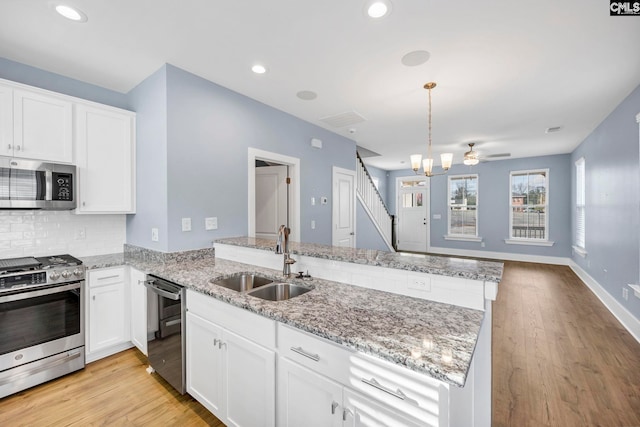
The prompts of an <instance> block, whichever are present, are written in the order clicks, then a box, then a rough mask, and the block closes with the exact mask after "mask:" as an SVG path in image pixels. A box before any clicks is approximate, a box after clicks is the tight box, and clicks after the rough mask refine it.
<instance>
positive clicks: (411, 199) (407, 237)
mask: <svg viewBox="0 0 640 427" xmlns="http://www.w3.org/2000/svg"><path fill="white" fill-rule="evenodd" d="M396 194H397V195H398V198H397V201H396V203H397V205H396V215H397V217H398V233H397V241H396V246H397V248H398V250H399V251H411V252H427V250H428V242H429V187H428V180H427V178H426V177H416V176H413V177H404V178H397V179H396Z"/></svg>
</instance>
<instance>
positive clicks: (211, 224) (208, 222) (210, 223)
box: [204, 216, 218, 230]
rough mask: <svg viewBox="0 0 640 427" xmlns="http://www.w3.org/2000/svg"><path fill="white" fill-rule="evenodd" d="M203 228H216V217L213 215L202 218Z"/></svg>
mask: <svg viewBox="0 0 640 427" xmlns="http://www.w3.org/2000/svg"><path fill="white" fill-rule="evenodd" d="M204 229H205V230H217V229H218V217H217V216H213V217H209V218H205V219H204Z"/></svg>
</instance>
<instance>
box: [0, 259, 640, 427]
mask: <svg viewBox="0 0 640 427" xmlns="http://www.w3.org/2000/svg"><path fill="white" fill-rule="evenodd" d="M493 310H494V322H493V357H494V361H493V420H494V423H493V424H494V426H495V427H506V426H513V427H527V426H532V427H534V426H535V427H538V426H554V427H555V426H558V427H571V426H580V427H583V426H606V427H609V426H611V427H614V426H615V427H623V426H624V427H631V426H638V427H640V344H638V343H637V342H636V341H635V340H634V339H633V337H631V335H629V333H628V332H626V331H625V330H624V329H623V328H622V326H621V325H620V324H619V323H618V322H617V320H616V319H615V318H614V317H613V316H612V315H611V314H610V313H609V312H608V311H607V309H606V308H605V307H604V306H603V305H602V304H601V303H600V301H598V299H597V298H596V297H595V296H594V295H593V294H592V293H591V291H590V290H589V289H588V288H587V287H586V286H585V285H584V284H583V283H582V282H581V281H580V280H579V279H578V278H577V277H576V276H575V275H574V274H573V272H572V271H571V270H570V269H569V268H568V267H562V266H551V265H541V264H528V263H517V262H506V263H505V272H504V279H503V281H502V283H501V285H500V289H499V293H498V299H497V301H496V302H494V306H493ZM146 366H147V365H146V359H145V358H144V356H142V355H141V354H140V353H138V352H137V350H127V351H125V352H122V353H119V354H117V355H114V356H111V357H109V358H106V359H102V360H99V361H97V362H94V363H91V364H89V365H87V367H86V368H85V369H84V370H83V371H81V372H77V373H74V374H71V375H68V376H66V377H63V378H60V379H57V380H54V381H51V382H49V383H47V384H42V385H40V386H38V387H34V388H32V389H29V390H26V391H23V392H21V393H17V394H15V395H13V396H9V397H6V398H4V399H0V426H37V427H39V426H86V425H96V426H102V425H105V426H106V425H109V426H178V425H179V426H205V425H210V426H222V423H221V422H220V421H219V420H218V419H216V418H215V417H214V416H213V415H211V414H210V413H209V412H208V411H207V410H206V409H204V408H203V407H202V406H201V405H200V404H199V403H198V402H196V401H195V400H193V399H192V398H191V397H189V396H188V395H185V396H180V395H178V394H177V393H176V392H175V391H174V390H173V389H172V388H171V387H170V386H169V385H168V384H167V383H165V382H164V381H163V380H162V379H161V378H160V377H158V376H157V375H155V374H154V375H153V376H151V375H148V374H147V373H146V372H145V368H146Z"/></svg>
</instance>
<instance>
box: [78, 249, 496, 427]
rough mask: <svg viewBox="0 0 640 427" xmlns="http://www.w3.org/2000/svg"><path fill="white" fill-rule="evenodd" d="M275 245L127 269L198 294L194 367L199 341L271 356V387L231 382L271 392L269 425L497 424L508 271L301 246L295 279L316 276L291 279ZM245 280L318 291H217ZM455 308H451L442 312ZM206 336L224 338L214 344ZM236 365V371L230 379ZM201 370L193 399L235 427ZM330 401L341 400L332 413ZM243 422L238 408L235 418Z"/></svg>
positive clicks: (191, 311) (190, 299) (191, 313)
mask: <svg viewBox="0 0 640 427" xmlns="http://www.w3.org/2000/svg"><path fill="white" fill-rule="evenodd" d="M274 245H275V242H271V241H268V240H261V239H253V238H246V237H243V238H232V239H222V240H218V241H216V243H215V258H213V257H212V256H210V255H208V256H205V257H195V258H193V259H190V260H189V259H181V260H180V261H179V262H175V261H174V262H166V263H158V262H148V261H145V260H143V259H142V258H140V257H136V256H127V254H125V262H126V263H127V264H129V265H131V266H132V267H134V268H136V269H138V270H141V271H145V272H147V273H153V274H155V275H157V276H159V277H162V278H164V279H167V280H170V281H172V282H175V283H178V284H180V285H182V286H185V287H186V288H187V310H188V312H187V329H188V332H187V337H189V336H190V335H191V336H192V344H191V347H190V345H189V338H187V360H188V361H189V360H192V359H191V358H190V356H189V352H191V353H194V352H195V351H196V350H197V352H198V354H200V353H202V352H206V351H208V350H207V349H206V348H204V346H203V347H202V348H201V347H200V346H199V344H193V342H194V338H193V337H194V334H195V333H196V332H197V333H198V334H199V335H198V337H199V338H198V340H197V341H198V342H200V341H208V339H209V338H211V341H215V340H220V341H216V342H218V343H220V342H222V341H224V342H225V344H227V343H228V347H227V346H225V347H224V348H225V349H226V351H227V352H229V351H231V350H232V347H233V346H234V341H233V339H232V338H235V339H238V338H241V339H242V340H243V342H245V343H250V345H251V346H253V347H252V348H254V349H255V354H256V355H257V354H263V353H264V356H265V358H260V359H259V360H261V361H263V362H264V366H265V367H270V370H271V373H267V374H266V377H264V382H261V380H260V378H255V376H256V375H258V376H260V375H265V374H264V370H265V369H263V367H262V366H263V365H259V366H260V370H257V371H256V373H255V375H254V376H252V377H251V378H247V379H246V381H243V380H242V379H232V378H231V377H228V378H227V383H228V384H226V386H227V387H231V386H232V384H233V382H235V381H238V382H239V383H242V384H254V383H255V384H262V386H263V387H264V388H266V389H269V388H270V392H269V393H266V394H264V393H265V392H264V390H259V393H258V394H260V393H263V394H264V398H262V399H260V401H261V405H266V406H264V408H263V411H262V412H260V411H259V410H255V411H254V412H256V413H260V417H263V416H266V417H267V418H268V419H272V422H269V423H267V424H268V425H291V426H293V425H295V423H294V421H295V420H296V419H298V420H299V419H300V418H296V416H298V417H309V416H324V415H326V416H327V417H332V416H340V415H341V416H342V417H346V418H349V417H350V416H353V417H354V419H356V420H360V421H362V422H363V423H364V421H365V420H366V419H370V420H372V419H373V420H376V419H377V420H379V421H380V420H385V419H386V420H388V421H387V423H392V424H394V425H396V424H399V425H407V426H413V425H432V426H458V425H461V426H462V425H490V414H491V404H490V395H491V394H490V387H491V383H490V380H491V374H490V372H491V354H490V349H491V342H490V340H491V337H490V315H491V311H490V307H491V304H490V301H491V299H492V298H491V296H492V295H493V297H494V298H495V291H496V289H497V288H496V286H497V283H498V282H499V281H500V278H501V274H502V264H501V263H497V262H485V261H477V260H468V259H456V258H449V257H437V256H435V257H434V256H422V255H420V256H407V255H402V254H393V253H386V252H379V251H366V250H358V249H347V248H334V247H329V246H323V245H311V244H299V243H292V244H291V247H290V249H291V254H292V256H293V257H295V258H296V261H297V263H296V264H295V266H296V267H301V268H298V269H295V268H294V270H298V271H300V270H302V269H304V270H303V271H306V270H309V273H310V275H311V276H312V277H311V278H307V279H296V278H286V279H285V278H283V276H282V273H281V270H282V255H276V254H275V253H274V251H273V248H274ZM196 252H197V251H196ZM88 265H89V266H90V265H91V262H88ZM96 266H101V267H104V266H105V265H104V264H99V263H96ZM238 273H249V274H256V275H260V276H263V277H267V278H270V279H272V280H276V281H279V282H290V283H296V284H299V285H300V286H305V287H308V288H312V291H310V292H307V293H305V294H303V295H301V296H298V297H295V298H292V299H290V300H287V301H267V300H263V299H259V298H256V297H253V296H251V295H247V294H246V293H240V292H237V291H234V290H231V289H227V288H224V287H221V286H218V285H215V284H213V283H212V281H215V280H217V279H220V278H224V277H229V276H233V275H237V274H238ZM367 282H368V283H367ZM354 284H355V285H357V286H353V285H354ZM385 286H386V289H385ZM447 286H449V288H450V289H449V290H448V291H447V292H445V291H443V290H442V289H443V288H446V287H447ZM381 290H385V292H381ZM465 292H466V293H467V294H466V295H465ZM492 292H493V294H492ZM431 294H433V296H434V299H436V301H432V300H430V298H429V296H430V295H431ZM443 299H444V300H448V301H447V303H443V302H439V300H443ZM456 301H458V302H459V304H456V303H455V302H456ZM485 301H486V307H488V309H486V308H485ZM206 327H208V328H218V329H220V330H223V331H224V332H223V334H222V335H215V336H214V335H211V336H208V335H203V334H205V333H208V331H207V328H206ZM189 328H191V329H192V330H191V331H189ZM211 330H213V329H211ZM198 331H200V332H198ZM192 332H193V333H194V334H192ZM207 337H209V338H207ZM194 345H195V347H194ZM221 348H222V347H221ZM215 351H224V350H221V349H220V348H216V350H215ZM252 354H253V353H252ZM211 357H212V358H213V357H215V353H212V354H211ZM235 358H236V357H235V356H234V357H231V356H229V359H228V360H227V362H226V363H228V364H229V365H228V366H227V367H228V368H229V370H228V372H229V373H230V372H232V369H231V364H232V363H233V359H235ZM207 360H208V359H207ZM211 360H213V359H211ZM197 363H198V361H197V360H195V361H194V360H192V362H191V366H190V364H189V363H187V371H192V372H191V373H189V372H188V373H187V383H188V384H189V381H190V380H189V378H191V383H192V384H197V385H198V386H196V387H192V389H189V388H188V391H189V393H190V394H192V395H194V397H196V399H197V400H199V401H200V402H201V403H203V405H204V406H206V407H207V408H208V409H209V410H211V411H212V412H213V413H214V414H215V415H216V416H218V417H219V418H220V419H221V420H222V421H223V422H225V423H228V424H232V423H233V418H232V416H233V414H234V409H233V402H227V403H225V404H224V405H222V406H225V405H226V409H220V407H221V406H220V405H219V404H218V403H216V399H215V398H214V397H212V396H213V395H216V394H217V392H215V391H209V392H207V391H206V390H204V391H203V388H202V387H200V386H199V383H198V381H199V379H201V378H206V377H207V375H208V373H207V372H203V371H202V370H201V369H198V368H197ZM252 364H255V361H254V363H252ZM202 369H207V364H205V365H203V368H202ZM266 371H269V369H266ZM234 372H239V371H234ZM212 375H213V374H212ZM202 381H204V379H203V380H202ZM206 381H208V383H211V382H212V381H213V382H214V383H215V382H216V381H215V379H207V380H206ZM276 383H277V387H276ZM301 384H304V386H302V385H301ZM327 384H330V385H331V386H330V387H329V386H326V385H327ZM301 387H302V388H301ZM337 389H339V390H338V391H336V390H337ZM275 390H277V393H276V391H275ZM327 390H333V391H332V392H331V393H329V391H327ZM224 393H225V392H224V391H223V392H222V394H224ZM244 393H247V391H245V392H244ZM249 394H251V392H249ZM227 395H228V396H230V395H231V392H228V393H227ZM327 396H331V398H330V399H329V400H328V401H327V402H324V400H323V398H326V399H328V397H327ZM229 399H230V400H231V398H229ZM363 399H365V400H366V403H364V404H363V403H362V401H363ZM269 402H272V403H271V404H269ZM325 404H326V412H325ZM316 406H318V408H315V407H316ZM367 408H368V409H367ZM316 409H317V411H319V413H318V414H316ZM365 409H366V410H365ZM367 411H369V412H367ZM239 412H240V410H239V409H238V407H237V406H236V412H235V414H238V413H239ZM336 413H337V414H338V415H335V414H336ZM296 414H297V415H296ZM238 416H239V415H238ZM238 416H236V418H235V419H236V420H237V419H238ZM367 417H369V418H367ZM385 417H387V418H385ZM258 418H259V417H258ZM258 418H256V419H258ZM275 420H277V423H276V422H275ZM287 420H288V421H287ZM380 422H382V421H380ZM274 423H275V424H274ZM245 424H250V423H245ZM364 425H368V424H366V423H365V424H364Z"/></svg>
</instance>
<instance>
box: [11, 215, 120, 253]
mask: <svg viewBox="0 0 640 427" xmlns="http://www.w3.org/2000/svg"><path fill="white" fill-rule="evenodd" d="M126 235H127V232H126V215H76V214H75V213H74V212H73V211H0V258H14V257H21V256H32V255H33V256H42V255H56V254H64V253H68V254H71V255H74V256H91V255H101V254H108V253H114V252H122V247H123V245H124V243H125V240H126Z"/></svg>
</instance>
